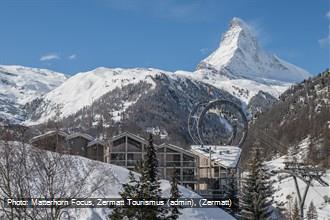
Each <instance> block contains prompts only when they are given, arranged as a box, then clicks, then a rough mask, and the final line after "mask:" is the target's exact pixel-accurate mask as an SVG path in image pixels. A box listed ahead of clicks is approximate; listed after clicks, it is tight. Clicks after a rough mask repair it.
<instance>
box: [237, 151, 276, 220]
mask: <svg viewBox="0 0 330 220" xmlns="http://www.w3.org/2000/svg"><path fill="white" fill-rule="evenodd" d="M261 159H262V158H261V156H260V149H259V148H255V149H254V152H253V158H251V160H250V161H249V164H248V167H249V171H248V174H247V176H246V177H245V178H244V179H243V189H242V194H241V196H240V208H241V216H242V219H253V220H264V219H270V216H271V214H272V209H271V205H272V203H273V199H272V193H273V189H272V187H271V182H270V180H269V179H270V175H269V174H268V171H267V169H266V168H265V166H264V164H263V162H262V161H261Z"/></svg>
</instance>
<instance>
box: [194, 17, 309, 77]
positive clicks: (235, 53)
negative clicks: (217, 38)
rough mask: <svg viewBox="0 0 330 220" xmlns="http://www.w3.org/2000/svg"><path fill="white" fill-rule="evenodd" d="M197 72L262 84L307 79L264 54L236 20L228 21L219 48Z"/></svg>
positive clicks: (302, 72)
mask: <svg viewBox="0 0 330 220" xmlns="http://www.w3.org/2000/svg"><path fill="white" fill-rule="evenodd" d="M197 69H198V70H202V71H201V72H203V70H212V71H213V72H217V73H219V74H221V75H225V76H227V77H229V78H250V79H253V80H256V81H263V82H264V81H265V80H277V81H282V82H298V81H301V80H303V79H305V78H308V77H309V76H310V74H309V73H308V72H307V71H305V70H303V69H301V68H299V67H296V66H295V65H293V64H290V63H288V62H285V61H283V60H281V59H279V58H277V57H275V56H273V55H271V54H268V53H267V52H265V51H264V50H263V49H262V48H261V47H260V45H259V43H258V40H257V38H256V35H255V33H254V32H253V28H251V27H250V26H249V25H248V24H247V23H246V22H244V21H243V20H242V19H240V18H237V17H234V18H233V19H232V20H231V22H230V24H229V29H228V30H227V31H226V32H225V33H224V34H223V36H222V39H221V42H220V45H219V47H218V48H217V49H216V50H215V51H214V52H213V53H211V54H210V55H209V56H208V57H206V58H205V59H204V60H202V61H201V62H200V63H199V64H198V66H197Z"/></svg>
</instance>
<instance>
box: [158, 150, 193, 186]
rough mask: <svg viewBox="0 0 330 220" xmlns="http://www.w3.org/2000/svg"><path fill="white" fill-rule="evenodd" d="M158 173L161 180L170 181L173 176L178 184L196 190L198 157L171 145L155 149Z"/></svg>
mask: <svg viewBox="0 0 330 220" xmlns="http://www.w3.org/2000/svg"><path fill="white" fill-rule="evenodd" d="M157 158H158V161H159V164H158V165H159V171H160V175H161V178H162V179H167V180H171V179H172V177H173V176H174V175H176V176H177V178H178V180H179V182H180V183H181V184H182V185H184V186H186V187H189V188H191V189H196V187H197V179H198V160H199V158H198V156H197V155H195V154H193V153H192V152H190V151H187V150H184V149H182V148H180V147H178V146H175V145H172V144H161V145H160V146H158V147H157Z"/></svg>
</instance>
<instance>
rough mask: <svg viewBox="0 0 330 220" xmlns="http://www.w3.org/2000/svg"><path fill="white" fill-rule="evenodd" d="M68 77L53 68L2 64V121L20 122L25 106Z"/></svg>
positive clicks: (0, 119) (0, 73)
mask: <svg viewBox="0 0 330 220" xmlns="http://www.w3.org/2000/svg"><path fill="white" fill-rule="evenodd" d="M66 79H67V77H66V76H65V75H64V74H61V73H57V72H54V71H51V70H46V69H38V68H30V67H23V66H4V65H0V121H7V122H11V123H20V122H22V121H24V120H25V119H26V118H25V116H26V112H25V111H24V109H23V106H24V105H25V104H26V103H28V102H30V101H32V100H34V99H36V98H38V97H40V96H41V95H43V94H45V93H47V92H49V91H51V90H53V89H54V88H56V87H57V86H59V85H61V84H62V83H63V82H64V81H65V80H66Z"/></svg>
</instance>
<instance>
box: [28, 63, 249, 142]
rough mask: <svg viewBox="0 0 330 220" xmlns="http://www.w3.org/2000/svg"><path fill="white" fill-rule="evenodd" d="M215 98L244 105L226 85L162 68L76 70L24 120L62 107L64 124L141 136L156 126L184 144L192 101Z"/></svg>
mask: <svg viewBox="0 0 330 220" xmlns="http://www.w3.org/2000/svg"><path fill="white" fill-rule="evenodd" d="M68 91H71V92H68ZM209 91H212V93H210V92H209ZM216 98H223V99H227V100H231V101H233V102H235V103H237V104H238V105H242V104H241V102H240V100H239V99H237V98H235V97H234V96H232V95H231V94H229V93H228V92H226V91H224V90H221V89H218V88H215V87H213V86H211V85H208V84H205V83H203V82H200V81H197V80H194V79H190V78H187V77H183V76H176V75H173V74H171V73H168V72H164V71H161V70H156V69H107V68H102V69H96V70H95V71H91V72H86V73H81V74H77V75H75V76H74V77H72V78H70V79H68V80H67V81H66V82H65V83H64V84H62V85H61V86H60V87H58V88H57V89H55V90H53V91H52V92H50V93H48V94H46V95H45V96H44V97H42V98H41V99H39V100H36V101H35V103H31V105H30V112H31V114H30V120H29V121H27V122H26V124H28V125H33V124H38V123H42V122H47V121H48V120H49V119H53V118H54V116H55V114H56V109H57V107H58V106H60V108H59V110H60V113H61V114H60V117H64V118H65V119H64V120H62V121H63V122H62V126H63V127H64V128H79V129H81V130H84V131H88V132H89V133H92V134H95V135H97V136H111V135H112V134H113V133H114V132H118V128H119V127H121V129H122V130H127V131H131V132H133V133H136V134H140V135H143V134H144V133H145V132H146V131H148V130H150V129H153V128H158V129H159V130H160V131H161V133H164V134H166V137H163V138H166V139H167V140H168V141H170V142H171V143H173V144H180V145H183V146H184V145H186V144H187V143H189V141H190V139H189V137H188V131H187V121H188V114H189V112H190V110H191V108H192V106H193V105H195V104H196V103H199V102H201V101H206V100H212V99H216ZM242 107H244V106H242ZM156 138H157V137H156ZM158 138H160V137H159V135H158Z"/></svg>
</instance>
